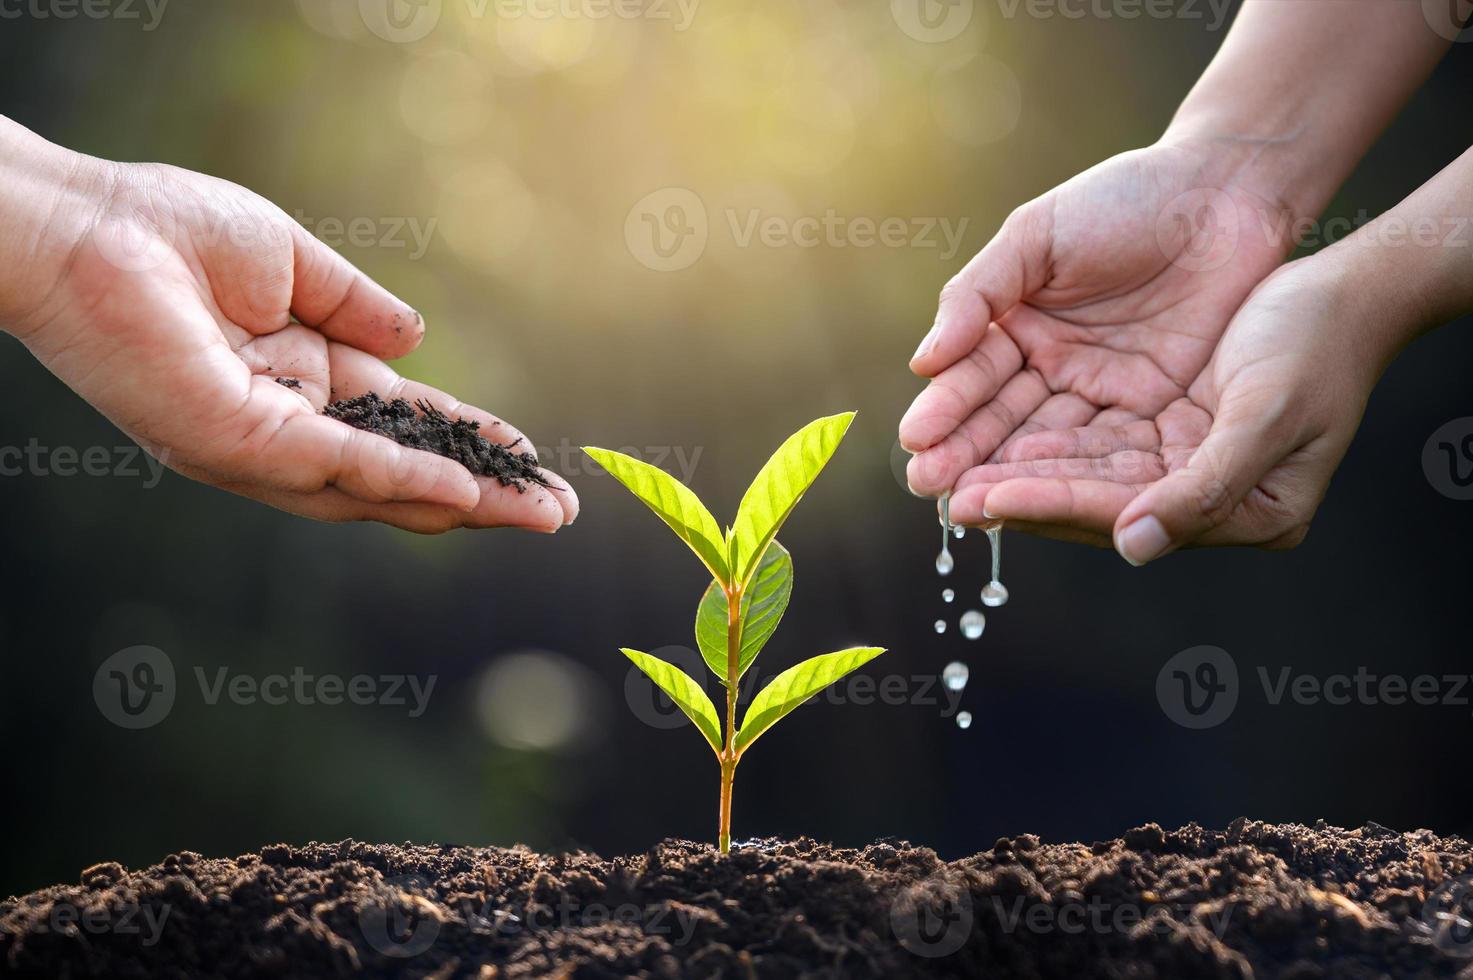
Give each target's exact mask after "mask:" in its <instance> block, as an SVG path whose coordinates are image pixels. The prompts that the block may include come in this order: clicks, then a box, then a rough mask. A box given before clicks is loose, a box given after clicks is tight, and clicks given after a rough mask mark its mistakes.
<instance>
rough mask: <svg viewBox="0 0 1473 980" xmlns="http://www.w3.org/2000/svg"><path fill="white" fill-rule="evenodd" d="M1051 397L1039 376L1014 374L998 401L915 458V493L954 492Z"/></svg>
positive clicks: (910, 468)
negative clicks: (966, 475)
mask: <svg viewBox="0 0 1473 980" xmlns="http://www.w3.org/2000/svg"><path fill="white" fill-rule="evenodd" d="M1048 397H1049V390H1048V386H1047V385H1045V384H1044V383H1043V379H1042V378H1040V377H1039V376H1038V375H1036V374H1034V373H1033V372H1031V371H1024V372H1022V373H1021V374H1015V375H1013V377H1012V379H1011V380H1009V381H1008V382H1007V383H1006V384H1004V385H1003V386H1002V390H1001V391H999V392H998V393H997V397H996V398H993V399H992V400H991V401H989V402H987V403H986V404H984V405H982V407H980V408H978V409H977V410H976V411H974V412H973V413H972V414H971V415H970V416H968V418H967V419H966V421H964V422H962V423H961V425H959V426H957V427H956V430H955V431H953V432H952V433H951V434H950V435H948V436H947V437H946V438H945V439H943V440H941V442H939V443H938V444H936V445H935V446H932V447H931V448H930V449H927V450H926V451H924V452H922V453H919V454H918V455H916V456H913V457H912V458H911V461H910V463H909V464H908V465H907V466H906V471H905V472H906V480H907V482H908V483H909V485H910V489H911V491H912V492H913V493H917V494H920V495H921V496H936V495H939V494H941V493H945V492H946V491H947V490H950V489H951V488H952V486H953V485H954V484H955V483H956V481H957V479H958V478H959V477H960V476H961V475H962V474H963V473H965V472H966V471H967V470H969V469H971V468H972V467H973V466H976V465H978V464H979V463H984V462H986V461H987V460H988V459H989V458H990V457H991V456H992V454H993V453H994V452H996V451H997V447H998V446H1000V445H1002V443H1003V441H1004V440H1005V439H1007V437H1008V436H1010V435H1012V434H1013V432H1014V431H1015V430H1016V429H1017V428H1018V426H1019V425H1021V424H1022V422H1023V420H1024V419H1026V418H1028V417H1029V416H1030V415H1032V414H1033V413H1034V412H1036V411H1037V410H1038V408H1039V406H1041V405H1042V404H1043V403H1044V402H1045V401H1047V400H1048Z"/></svg>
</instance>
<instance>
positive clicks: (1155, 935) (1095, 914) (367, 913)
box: [0, 819, 1473, 980]
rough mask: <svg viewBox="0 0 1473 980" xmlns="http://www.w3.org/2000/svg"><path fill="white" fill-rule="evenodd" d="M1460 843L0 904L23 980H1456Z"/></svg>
mask: <svg viewBox="0 0 1473 980" xmlns="http://www.w3.org/2000/svg"><path fill="white" fill-rule="evenodd" d="M1470 876H1473V847H1470V845H1469V844H1468V843H1467V842H1466V841H1464V840H1462V839H1460V838H1440V837H1438V836H1437V835H1435V834H1433V833H1432V832H1430V831H1425V830H1419V831H1414V832H1411V833H1396V832H1393V831H1390V830H1387V829H1386V828H1384V827H1379V826H1377V825H1375V824H1368V825H1367V826H1365V827H1362V828H1360V829H1358V830H1349V831H1347V830H1342V829H1339V828H1335V827H1328V826H1325V825H1324V824H1323V823H1320V824H1317V825H1316V826H1314V827H1312V828H1311V827H1304V826H1299V825H1292V824H1290V825H1273V824H1264V823H1259V822H1255V821H1248V820H1245V819H1240V820H1237V821H1235V822H1234V823H1233V824H1232V825H1231V826H1229V827H1228V828H1227V829H1226V830H1225V831H1215V830H1205V829H1203V828H1200V827H1198V826H1196V825H1188V826H1186V827H1184V828H1182V829H1180V830H1177V831H1173V832H1164V831H1162V830H1161V828H1160V827H1158V826H1156V825H1155V824H1147V825H1146V826H1144V827H1138V828H1136V829H1134V830H1131V831H1129V832H1127V833H1126V834H1125V835H1124V836H1123V838H1121V839H1120V840H1113V841H1104V842H1099V843H1095V844H1044V843H1041V842H1040V841H1039V840H1038V839H1037V838H1036V837H1033V836H1023V837H1018V838H1014V839H1011V840H1010V839H1003V840H999V841H998V842H997V844H996V845H995V846H994V847H993V849H992V850H991V851H987V852H983V853H981V854H977V855H974V856H973V857H970V858H965V859H963V860H960V861H953V862H949V863H948V862H945V861H941V860H940V859H938V858H937V857H936V855H935V853H934V852H932V851H930V850H928V849H926V848H918V847H912V846H911V845H909V844H906V843H903V842H888V843H885V842H882V843H877V844H873V845H871V846H869V847H865V848H863V849H859V850H849V849H842V848H835V847H831V846H828V845H826V844H820V843H817V842H814V841H811V840H806V839H800V840H797V841H790V842H789V841H778V840H759V841H753V842H749V843H747V844H744V845H740V846H739V847H738V848H736V849H734V850H733V852H732V854H731V855H729V856H727V857H722V856H721V855H718V854H717V853H715V851H714V850H713V849H712V848H710V847H709V846H706V845H702V844H692V843H687V842H680V841H667V842H665V843H663V844H661V845H659V846H657V847H655V848H653V849H652V850H650V851H649V852H647V853H645V854H639V855H633V856H630V857H621V858H615V859H613V860H604V859H603V858H600V857H598V856H596V855H593V854H587V853H581V852H578V853H571V854H564V855H555V856H549V855H542V854H537V853H535V852H533V851H530V850H527V849H526V848H522V847H515V848H511V849H502V848H475V847H449V846H430V845H412V844H405V845H402V846H393V845H373V844H362V843H357V842H354V841H343V842H342V843H338V844H315V843H314V844H308V845H306V846H304V847H292V846H287V845H273V846H271V847H267V848H264V849H263V850H262V851H261V852H260V853H259V854H247V855H244V856H242V857H238V858H233V859H230V858H226V859H213V858H204V857H201V856H200V855H198V854H194V853H183V854H174V855H170V856H169V857H168V858H166V859H165V860H164V861H163V862H162V863H160V864H158V865H155V866H153V867H151V868H147V869H143V870H140V871H128V870H127V869H125V868H123V867H121V866H120V865H117V864H113V863H108V864H101V865H96V866H94V867H91V868H88V869H87V870H86V871H84V872H82V876H81V883H80V884H79V885H62V886H56V887H53V888H47V889H43V890H41V891H38V892H36V893H34V894H31V895H27V896H25V897H22V898H11V899H8V900H6V901H5V902H3V903H0V975H4V976H19V977H47V978H50V977H58V976H98V977H102V976H106V977H124V978H128V977H151V978H173V977H179V978H184V977H189V978H199V977H283V976H287V977H307V976H313V977H323V976H325V977H335V976H342V977H416V978H418V977H434V978H445V980H448V978H459V977H470V978H477V980H489V978H493V977H494V978H512V977H532V976H543V975H547V974H549V973H552V974H556V975H560V976H573V977H614V976H628V975H634V976H650V977H683V976H696V977H709V976H718V975H719V976H725V977H752V976H759V977H795V976H800V975H821V976H834V977H907V976H916V977H921V976H964V977H1069V978H1076V977H1110V978H1122V977H1129V978H1140V980H1150V978H1163V980H1165V978H1171V980H1180V978H1190V977H1256V978H1264V977H1286V978H1296V980H1299V978H1309V977H1333V978H1349V980H1357V978H1372V977H1386V976H1392V977H1461V978H1473V927H1470V926H1469V922H1468V918H1469V914H1470V911H1473V877H1470Z"/></svg>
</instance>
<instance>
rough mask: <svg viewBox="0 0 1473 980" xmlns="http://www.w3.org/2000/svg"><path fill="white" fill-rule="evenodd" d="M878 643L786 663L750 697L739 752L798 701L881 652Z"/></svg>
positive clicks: (737, 743) (738, 738) (738, 743)
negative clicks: (792, 665) (794, 665)
mask: <svg viewBox="0 0 1473 980" xmlns="http://www.w3.org/2000/svg"><path fill="white" fill-rule="evenodd" d="M884 652H885V651H884V648H882V647H854V648H853V649H850V650H840V651H839V652H838V653H826V654H824V655H823V656H821V657H814V658H813V659H812V660H805V661H803V662H802V663H801V664H799V665H798V666H796V667H789V668H788V669H787V670H785V671H783V672H782V673H781V674H778V675H777V676H776V677H774V678H773V679H772V683H771V684H768V685H767V686H766V687H764V688H763V689H762V693H761V694H758V695H757V696H756V697H755V698H753V699H752V704H751V706H750V707H748V708H747V715H746V717H745V718H743V719H742V730H741V731H739V732H737V737H736V750H737V754H738V755H740V754H741V753H742V752H744V751H746V749H747V746H749V745H751V744H752V743H753V742H755V741H756V740H757V736H759V735H761V734H762V733H763V732H765V731H767V730H768V729H769V728H771V727H772V726H773V725H775V724H777V722H778V720H779V719H780V718H782V717H783V716H784V715H786V714H787V713H788V712H789V711H792V710H793V709H794V708H796V707H798V705H800V704H802V703H803V702H804V701H807V700H808V699H809V698H811V697H813V696H814V695H815V694H817V693H818V692H819V691H822V690H823V689H824V688H826V687H828V686H829V685H830V684H832V683H833V682H834V681H836V680H838V679H839V678H841V677H843V676H844V675H845V674H847V673H849V672H850V671H851V670H853V669H854V668H856V667H862V666H864V665H865V664H867V663H869V662H870V661H871V660H873V659H875V658H876V657H878V656H879V655H880V654H882V653H884Z"/></svg>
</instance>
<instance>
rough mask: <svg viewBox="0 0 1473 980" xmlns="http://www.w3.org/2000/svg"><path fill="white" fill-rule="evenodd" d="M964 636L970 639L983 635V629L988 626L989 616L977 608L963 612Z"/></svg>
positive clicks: (962, 626)
mask: <svg viewBox="0 0 1473 980" xmlns="http://www.w3.org/2000/svg"><path fill="white" fill-rule="evenodd" d="M960 625H961V628H962V636H965V637H966V638H967V639H969V640H975V639H977V638H978V637H979V636H981V635H982V630H983V629H985V628H986V626H987V617H986V616H984V615H982V614H981V613H980V612H978V611H977V610H976V609H968V610H967V611H966V612H964V613H962V618H961V624H960Z"/></svg>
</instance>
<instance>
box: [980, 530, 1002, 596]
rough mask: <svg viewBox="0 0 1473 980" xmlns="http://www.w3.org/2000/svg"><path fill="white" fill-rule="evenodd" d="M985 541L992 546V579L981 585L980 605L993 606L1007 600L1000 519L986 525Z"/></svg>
mask: <svg viewBox="0 0 1473 980" xmlns="http://www.w3.org/2000/svg"><path fill="white" fill-rule="evenodd" d="M987 543H988V544H989V545H990V546H991V547H992V581H991V582H988V583H987V584H986V585H984V586H982V605H984V606H987V607H989V608H995V607H997V606H1000V605H1002V604H1003V603H1005V602H1007V601H1008V587H1007V586H1005V585H1003V584H1002V521H998V522H997V523H996V524H992V525H989V526H988V528H987Z"/></svg>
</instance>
